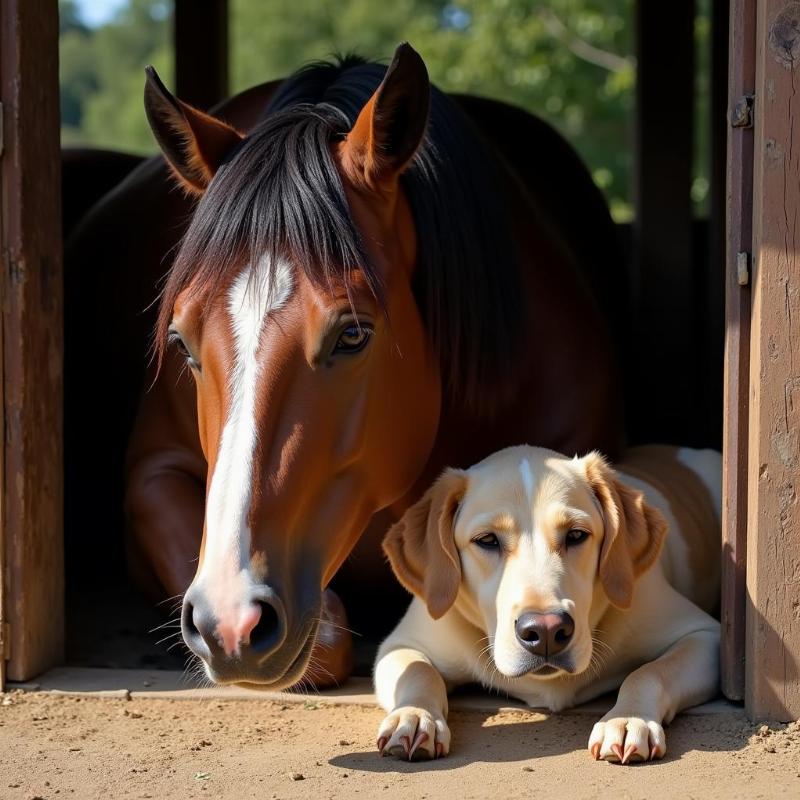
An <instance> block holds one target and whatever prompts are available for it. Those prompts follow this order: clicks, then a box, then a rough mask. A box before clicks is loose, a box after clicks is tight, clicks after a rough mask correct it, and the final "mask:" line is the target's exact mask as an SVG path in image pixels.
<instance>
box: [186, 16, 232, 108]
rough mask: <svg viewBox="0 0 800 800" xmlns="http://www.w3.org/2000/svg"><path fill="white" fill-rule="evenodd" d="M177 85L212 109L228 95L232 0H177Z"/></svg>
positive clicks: (200, 104)
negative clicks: (230, 1) (229, 21)
mask: <svg viewBox="0 0 800 800" xmlns="http://www.w3.org/2000/svg"><path fill="white" fill-rule="evenodd" d="M174 2H175V6H174V8H175V17H174V43H175V87H176V93H177V95H178V97H180V98H181V100H184V101H185V102H187V103H190V104H191V105H193V106H196V107H197V108H202V109H208V108H211V106H213V105H216V104H217V103H219V102H220V101H221V100H224V99H225V98H226V97H227V96H228V0H174Z"/></svg>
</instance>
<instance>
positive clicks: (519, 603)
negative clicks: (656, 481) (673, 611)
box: [384, 447, 666, 678]
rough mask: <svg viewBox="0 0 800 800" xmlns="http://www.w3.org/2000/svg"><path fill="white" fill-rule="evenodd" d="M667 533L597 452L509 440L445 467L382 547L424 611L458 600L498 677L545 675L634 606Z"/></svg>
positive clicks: (436, 613) (578, 654)
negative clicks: (639, 582)
mask: <svg viewBox="0 0 800 800" xmlns="http://www.w3.org/2000/svg"><path fill="white" fill-rule="evenodd" d="M665 533H666V522H665V520H664V518H663V517H662V516H661V514H660V513H659V512H658V511H657V510H656V509H654V508H652V507H651V506H649V505H647V503H645V502H644V497H643V495H642V493H641V492H640V491H638V490H636V489H633V488H631V487H629V486H626V485H625V484H624V483H622V482H621V480H620V479H619V477H618V476H617V474H616V473H615V472H614V470H613V469H611V467H610V466H609V465H608V464H607V462H606V461H605V460H604V459H603V457H602V456H600V455H599V454H597V453H590V454H589V455H587V456H585V457H584V458H580V459H578V458H575V459H569V458H566V457H565V456H562V455H559V454H558V453H554V452H552V451H550V450H544V449H542V448H534V447H513V448H508V449H507V450H502V451H500V452H499V453H495V454H494V455H492V456H490V457H489V458H487V459H485V460H484V461H482V462H480V463H479V464H476V465H475V466H474V467H472V468H470V469H469V470H466V471H462V470H447V471H446V472H445V473H444V474H443V475H442V476H441V477H440V478H439V480H437V481H436V483H434V484H433V486H432V487H431V488H430V489H429V490H428V491H427V492H426V494H425V495H424V496H423V498H422V499H421V500H420V501H419V502H417V503H416V504H415V505H414V506H412V507H411V508H409V509H408V510H407V511H406V513H405V515H404V516H403V518H402V519H401V520H400V522H398V523H397V524H396V525H395V526H394V527H392V528H391V530H390V531H389V533H388V534H387V536H386V539H385V541H384V550H385V552H386V554H387V556H388V557H389V561H390V562H391V565H392V568H393V569H394V572H395V574H396V575H397V577H398V579H399V580H400V582H401V583H402V584H403V585H404V586H405V587H406V588H407V589H408V590H409V591H411V592H413V593H414V594H415V595H417V596H418V597H419V598H420V599H422V600H423V602H425V604H426V605H427V608H428V611H429V613H430V614H431V616H432V617H434V618H435V619H436V618H439V617H441V616H443V615H444V614H445V613H447V612H448V611H449V610H450V609H451V608H452V607H454V606H455V608H456V610H457V611H458V612H459V613H461V614H462V615H463V616H465V617H466V618H467V619H469V620H470V621H471V622H472V623H473V624H474V625H476V626H477V627H479V628H480V629H482V630H483V631H484V632H485V633H486V634H487V637H488V642H489V643H490V645H491V653H492V658H493V660H494V663H495V665H496V667H497V669H498V670H499V671H500V672H501V673H502V674H503V675H505V676H507V677H521V676H523V675H528V674H533V675H535V676H536V677H539V678H548V677H556V676H558V675H563V674H565V673H567V674H577V673H580V672H583V671H584V670H586V669H588V668H589V665H590V663H591V660H592V653H593V646H594V645H593V640H592V633H593V630H594V629H595V627H596V626H597V624H598V622H599V621H600V619H601V618H602V616H603V614H604V613H605V612H606V611H607V610H608V608H609V605H613V606H616V607H617V608H620V609H625V608H628V607H629V606H630V604H631V601H632V597H633V591H634V585H635V582H636V579H637V578H638V577H639V576H640V575H641V574H643V573H644V572H645V571H646V570H647V569H649V568H650V567H651V566H652V565H653V563H654V562H655V561H656V559H657V558H658V555H659V553H660V551H661V546H662V543H663V540H664V535H665Z"/></svg>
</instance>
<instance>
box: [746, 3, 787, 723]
mask: <svg viewBox="0 0 800 800" xmlns="http://www.w3.org/2000/svg"><path fill="white" fill-rule="evenodd" d="M799 27H800V3H797V2H786V0H759V2H758V3H757V33H756V81H755V95H756V97H755V144H754V176H753V249H754V256H755V258H754V264H753V285H752V316H751V329H750V330H751V333H750V339H751V347H750V415H749V462H748V504H747V505H748V509H747V511H748V513H747V592H748V598H747V636H746V642H747V649H746V664H745V673H746V674H745V703H746V708H747V711H748V713H749V714H750V715H751V717H753V718H755V719H762V718H763V719H766V718H768V719H775V720H783V721H788V720H793V719H797V718H798V717H800V340H799V339H798V331H800V231H798V220H799V219H800V128H798V124H797V120H800V97H799V96H798V95H797V91H796V89H797V86H798V84H800V38H798V28H799ZM795 137H797V139H798V141H795Z"/></svg>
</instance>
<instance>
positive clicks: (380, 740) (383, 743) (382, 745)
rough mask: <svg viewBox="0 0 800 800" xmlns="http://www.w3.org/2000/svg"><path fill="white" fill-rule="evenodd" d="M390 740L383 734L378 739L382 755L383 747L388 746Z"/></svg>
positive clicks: (379, 750)
mask: <svg viewBox="0 0 800 800" xmlns="http://www.w3.org/2000/svg"><path fill="white" fill-rule="evenodd" d="M388 741H389V740H388V739H387V738H386V737H385V736H381V738H380V739H378V752H379V753H380V754H381V755H383V748H384V747H386V742H388Z"/></svg>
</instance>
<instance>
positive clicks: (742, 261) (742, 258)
mask: <svg viewBox="0 0 800 800" xmlns="http://www.w3.org/2000/svg"><path fill="white" fill-rule="evenodd" d="M736 281H737V282H738V284H739V286H747V285H748V284H749V283H750V253H737V254H736Z"/></svg>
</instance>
